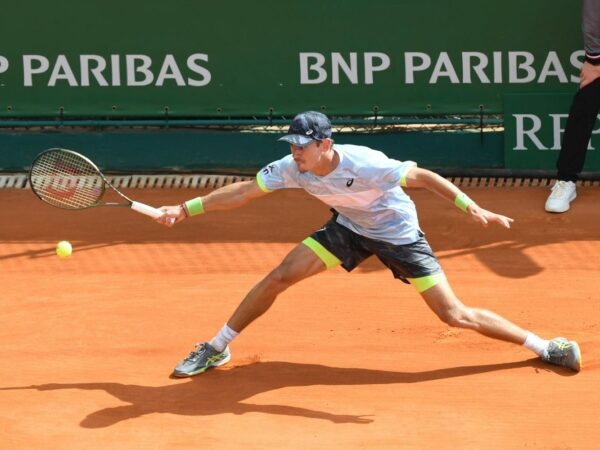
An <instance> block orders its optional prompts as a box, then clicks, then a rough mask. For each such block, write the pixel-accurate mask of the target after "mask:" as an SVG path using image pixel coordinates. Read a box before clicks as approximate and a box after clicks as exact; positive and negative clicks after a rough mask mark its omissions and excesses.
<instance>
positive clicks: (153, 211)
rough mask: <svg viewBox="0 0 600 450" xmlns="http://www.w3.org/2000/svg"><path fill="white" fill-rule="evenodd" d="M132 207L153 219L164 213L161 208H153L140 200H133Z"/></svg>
mask: <svg viewBox="0 0 600 450" xmlns="http://www.w3.org/2000/svg"><path fill="white" fill-rule="evenodd" d="M131 209H133V210H134V211H137V212H139V213H142V214H146V215H147V216H150V217H152V218H153V219H158V218H159V217H160V216H162V215H163V214H164V213H163V212H162V211H161V210H160V209H157V208H153V207H152V206H149V205H146V204H144V203H140V202H131Z"/></svg>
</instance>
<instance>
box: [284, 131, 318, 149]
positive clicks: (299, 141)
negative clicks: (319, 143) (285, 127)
mask: <svg viewBox="0 0 600 450" xmlns="http://www.w3.org/2000/svg"><path fill="white" fill-rule="evenodd" d="M277 140H278V141H285V142H289V143H290V144H293V145H297V146H299V147H304V146H305V145H308V144H310V143H311V142H312V141H314V139H312V138H310V137H308V136H303V135H301V134H288V135H287V136H283V137H280V138H279V139H277Z"/></svg>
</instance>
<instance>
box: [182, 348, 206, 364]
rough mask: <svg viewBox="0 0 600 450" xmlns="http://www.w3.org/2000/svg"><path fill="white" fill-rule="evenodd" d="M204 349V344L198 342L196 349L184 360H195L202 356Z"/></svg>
mask: <svg viewBox="0 0 600 450" xmlns="http://www.w3.org/2000/svg"><path fill="white" fill-rule="evenodd" d="M203 351H204V344H196V347H195V348H194V350H192V351H191V352H190V354H189V355H188V356H187V358H185V359H184V361H195V360H196V359H198V358H199V357H200V353H202V352H203Z"/></svg>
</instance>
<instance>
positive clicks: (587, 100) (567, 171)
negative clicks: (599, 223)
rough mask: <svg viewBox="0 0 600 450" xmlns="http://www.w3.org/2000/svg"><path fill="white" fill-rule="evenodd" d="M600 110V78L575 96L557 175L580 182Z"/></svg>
mask: <svg viewBox="0 0 600 450" xmlns="http://www.w3.org/2000/svg"><path fill="white" fill-rule="evenodd" d="M599 111H600V78H597V79H596V80H594V82H593V83H590V84H588V85H587V86H586V87H584V88H583V89H580V90H579V91H577V93H576V94H575V97H574V98H573V103H571V109H570V110H569V117H568V118H567V126H566V127H565V133H564V135H563V141H562V146H561V150H560V153H559V155H558V160H557V162H556V168H557V169H558V173H557V178H558V179H559V180H564V181H577V176H578V175H579V173H580V172H581V170H582V169H583V164H584V163H585V156H586V151H587V146H588V143H589V141H590V137H591V136H592V131H593V130H594V123H595V122H596V117H597V116H598V112H599Z"/></svg>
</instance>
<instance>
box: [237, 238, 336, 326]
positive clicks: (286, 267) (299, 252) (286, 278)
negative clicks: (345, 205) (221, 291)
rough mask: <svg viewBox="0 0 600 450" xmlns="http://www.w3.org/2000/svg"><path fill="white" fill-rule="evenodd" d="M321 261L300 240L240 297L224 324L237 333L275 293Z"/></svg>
mask: <svg viewBox="0 0 600 450" xmlns="http://www.w3.org/2000/svg"><path fill="white" fill-rule="evenodd" d="M326 268H327V267H326V265H325V264H324V262H323V261H322V260H321V259H320V258H319V257H318V256H317V255H316V254H315V253H314V252H313V250H311V249H310V248H308V247H307V246H306V245H304V244H299V245H298V246H297V247H295V248H294V249H293V250H292V251H291V252H290V253H289V254H288V255H287V256H286V257H285V258H284V259H283V261H282V262H281V263H280V264H279V265H278V266H277V267H276V268H275V269H274V270H273V271H272V272H271V273H269V274H268V275H267V276H266V277H265V278H263V279H262V280H261V281H260V282H259V283H258V284H257V285H256V286H254V287H253V288H252V289H251V290H250V292H248V294H246V297H245V298H244V299H243V300H242V302H241V303H240V305H239V306H238V307H237V309H236V310H235V312H234V313H233V315H232V316H231V317H230V319H229V320H228V321H227V325H228V326H229V327H230V328H231V329H232V330H235V331H236V332H237V333H239V332H241V331H242V330H243V329H244V328H246V327H247V326H248V325H250V323H252V322H253V321H254V320H255V319H257V318H258V317H260V316H261V315H263V314H264V313H265V312H266V311H267V310H268V309H269V308H270V307H271V305H272V304H273V302H274V301H275V299H276V298H277V296H278V295H279V294H281V293H282V292H283V291H285V290H286V289H287V288H289V287H290V286H292V285H293V284H296V283H298V282H299V281H301V280H303V279H305V278H308V277H310V276H312V275H316V274H317V273H319V272H322V271H324V270H325V269H326Z"/></svg>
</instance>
